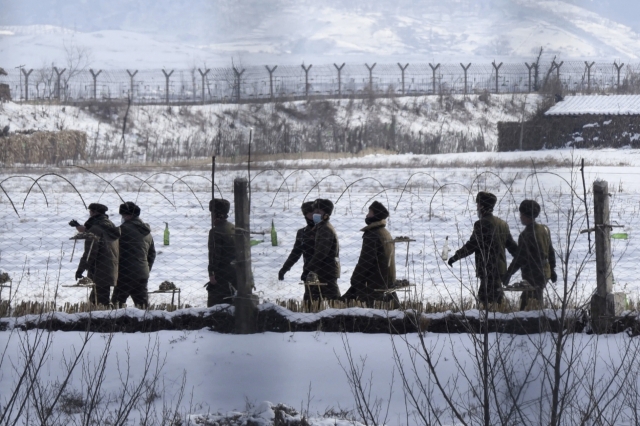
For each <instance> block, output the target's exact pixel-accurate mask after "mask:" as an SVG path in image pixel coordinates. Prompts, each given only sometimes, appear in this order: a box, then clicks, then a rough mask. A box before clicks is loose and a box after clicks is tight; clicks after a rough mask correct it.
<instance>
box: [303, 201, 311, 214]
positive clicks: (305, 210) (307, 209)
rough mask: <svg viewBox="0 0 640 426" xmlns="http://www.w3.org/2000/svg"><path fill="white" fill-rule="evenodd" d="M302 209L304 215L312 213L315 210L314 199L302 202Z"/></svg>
mask: <svg viewBox="0 0 640 426" xmlns="http://www.w3.org/2000/svg"><path fill="white" fill-rule="evenodd" d="M300 210H302V214H304V215H306V214H307V213H311V212H312V211H313V201H307V202H304V203H302V206H300Z"/></svg>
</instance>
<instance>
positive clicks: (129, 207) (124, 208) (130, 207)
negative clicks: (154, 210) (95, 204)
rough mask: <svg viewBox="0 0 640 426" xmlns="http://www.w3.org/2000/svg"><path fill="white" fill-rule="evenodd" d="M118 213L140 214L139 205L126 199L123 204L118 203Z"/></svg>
mask: <svg viewBox="0 0 640 426" xmlns="http://www.w3.org/2000/svg"><path fill="white" fill-rule="evenodd" d="M118 213H120V214H124V215H129V216H140V207H138V206H136V204H135V203H134V202H133V201H127V202H126V203H124V204H120V210H118Z"/></svg>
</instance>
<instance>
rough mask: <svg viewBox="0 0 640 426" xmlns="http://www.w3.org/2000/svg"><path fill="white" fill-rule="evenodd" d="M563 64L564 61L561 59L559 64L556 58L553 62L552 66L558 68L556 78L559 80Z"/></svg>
mask: <svg viewBox="0 0 640 426" xmlns="http://www.w3.org/2000/svg"><path fill="white" fill-rule="evenodd" d="M562 64H564V61H561V62H560V63H559V64H558V63H556V60H555V59H554V60H553V61H552V62H551V66H552V67H554V68H555V69H556V78H557V79H558V81H560V67H561V66H562Z"/></svg>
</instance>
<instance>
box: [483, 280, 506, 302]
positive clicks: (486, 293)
mask: <svg viewBox="0 0 640 426" xmlns="http://www.w3.org/2000/svg"><path fill="white" fill-rule="evenodd" d="M478 299H479V301H480V302H481V303H484V304H485V305H487V304H490V303H496V304H500V303H502V301H503V300H504V291H503V290H502V282H501V280H500V279H499V278H493V277H486V278H482V279H481V280H480V288H479V289H478Z"/></svg>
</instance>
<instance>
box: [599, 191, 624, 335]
mask: <svg viewBox="0 0 640 426" xmlns="http://www.w3.org/2000/svg"><path fill="white" fill-rule="evenodd" d="M611 228H612V227H611V224H610V217H609V184H608V183H607V181H604V180H597V181H595V182H594V183H593V232H594V233H595V240H596V280H597V281H596V282H597V288H596V293H595V294H594V295H593V296H592V298H591V321H592V326H593V329H594V331H595V332H596V333H606V332H607V331H608V330H609V329H610V328H611V324H612V322H613V317H614V316H616V315H620V314H621V313H622V311H623V310H624V304H625V295H624V293H613V271H612V268H611Z"/></svg>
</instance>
